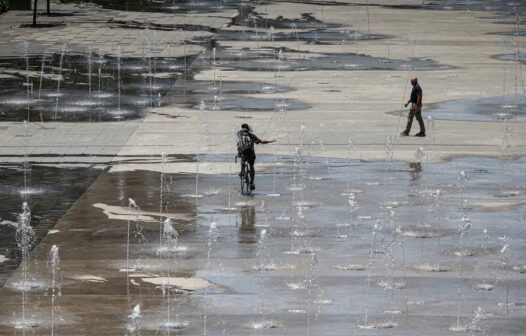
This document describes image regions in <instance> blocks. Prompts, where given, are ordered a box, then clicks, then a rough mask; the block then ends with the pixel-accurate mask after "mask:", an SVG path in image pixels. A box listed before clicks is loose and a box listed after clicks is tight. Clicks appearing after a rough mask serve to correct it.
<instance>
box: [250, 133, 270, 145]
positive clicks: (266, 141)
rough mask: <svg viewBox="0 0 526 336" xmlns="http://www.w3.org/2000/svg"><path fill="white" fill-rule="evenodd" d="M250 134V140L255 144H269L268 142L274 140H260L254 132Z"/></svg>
mask: <svg viewBox="0 0 526 336" xmlns="http://www.w3.org/2000/svg"><path fill="white" fill-rule="evenodd" d="M251 135H252V140H253V141H254V143H256V144H262V145H266V144H269V143H273V142H276V140H261V139H260V138H258V137H257V136H256V135H255V134H251Z"/></svg>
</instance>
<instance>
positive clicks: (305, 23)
mask: <svg viewBox="0 0 526 336" xmlns="http://www.w3.org/2000/svg"><path fill="white" fill-rule="evenodd" d="M232 23H233V24H234V25H236V26H244V27H253V28H266V29H268V28H270V27H274V28H276V29H325V28H331V27H339V26H340V25H339V24H335V23H326V22H323V21H322V20H319V19H317V18H316V17H314V16H313V15H312V13H303V14H301V17H300V18H295V19H290V18H285V17H283V16H278V17H276V18H267V17H263V16H262V15H261V14H259V13H257V12H256V11H254V7H250V6H243V7H240V8H239V14H238V15H237V16H235V17H234V19H233V20H232Z"/></svg>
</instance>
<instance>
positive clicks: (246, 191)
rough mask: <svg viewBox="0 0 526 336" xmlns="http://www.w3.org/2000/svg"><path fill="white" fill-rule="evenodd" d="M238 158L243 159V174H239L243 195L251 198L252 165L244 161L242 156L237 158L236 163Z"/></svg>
mask: <svg viewBox="0 0 526 336" xmlns="http://www.w3.org/2000/svg"><path fill="white" fill-rule="evenodd" d="M238 157H239V158H240V159H241V172H240V173H239V179H240V182H241V195H245V196H251V195H252V189H251V188H250V186H251V183H250V165H249V164H248V163H247V162H246V161H244V160H243V158H242V157H241V156H236V158H235V162H236V163H237V158H238Z"/></svg>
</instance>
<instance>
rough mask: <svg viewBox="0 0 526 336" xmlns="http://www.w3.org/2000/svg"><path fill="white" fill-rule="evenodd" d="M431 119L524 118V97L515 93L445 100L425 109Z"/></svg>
mask: <svg viewBox="0 0 526 336" xmlns="http://www.w3.org/2000/svg"><path fill="white" fill-rule="evenodd" d="M426 114H428V115H430V116H432V117H433V119H446V120H467V121H501V120H506V121H516V122H521V121H524V120H526V97H525V96H524V95H523V94H522V92H520V93H518V94H517V95H506V96H496V97H484V98H473V99H463V100H454V101H447V102H443V103H437V104H434V105H433V106H432V107H431V108H429V109H427V110H426Z"/></svg>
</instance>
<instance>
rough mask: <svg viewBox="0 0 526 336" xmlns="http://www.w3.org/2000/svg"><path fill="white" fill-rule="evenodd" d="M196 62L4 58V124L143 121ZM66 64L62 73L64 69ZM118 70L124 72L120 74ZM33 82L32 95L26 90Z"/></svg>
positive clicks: (0, 62) (0, 93)
mask: <svg viewBox="0 0 526 336" xmlns="http://www.w3.org/2000/svg"><path fill="white" fill-rule="evenodd" d="M192 60H193V57H191V56H187V57H186V58H150V59H149V58H144V59H136V58H122V59H120V60H119V59H117V58H115V57H109V56H100V55H97V54H69V53H67V54H65V55H64V57H63V59H62V61H61V55H60V54H57V53H54V54H46V53H44V54H43V55H39V56H30V57H28V62H29V68H28V69H29V72H27V71H26V63H25V60H24V59H23V58H1V59H0V73H7V74H9V75H10V76H11V77H10V78H5V79H3V80H2V81H0V120H2V121H22V120H26V119H28V116H29V119H30V120H31V121H40V122H42V121H55V120H56V121H76V122H79V121H119V120H125V119H136V118H140V117H142V116H143V114H144V109H145V108H148V107H153V106H158V105H159V102H160V98H161V97H162V96H164V94H165V93H166V92H167V91H168V90H169V88H170V87H171V86H172V85H173V83H175V81H176V80H177V79H178V78H181V77H183V73H184V71H185V66H187V65H188V64H189V63H191V61H192ZM60 63H62V68H60V67H59V66H60ZM119 68H120V71H119ZM27 76H29V79H28V78H27ZM27 81H29V82H30V87H29V92H28V90H27V88H26V87H25V85H26V83H27Z"/></svg>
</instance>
